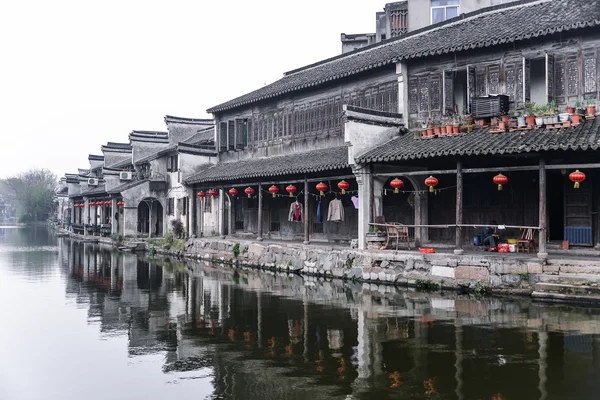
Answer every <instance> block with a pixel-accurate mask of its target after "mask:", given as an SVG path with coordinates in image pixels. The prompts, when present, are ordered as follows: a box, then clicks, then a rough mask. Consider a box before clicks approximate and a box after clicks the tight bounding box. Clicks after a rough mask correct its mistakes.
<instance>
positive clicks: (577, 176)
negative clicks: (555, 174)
mask: <svg viewBox="0 0 600 400" xmlns="http://www.w3.org/2000/svg"><path fill="white" fill-rule="evenodd" d="M569 179H570V180H571V181H573V182H575V186H574V188H575V189H579V183H581V182H583V181H585V174H584V173H583V172H581V171H579V170H575V172H571V174H570V175H569Z"/></svg>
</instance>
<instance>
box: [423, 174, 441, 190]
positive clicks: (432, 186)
mask: <svg viewBox="0 0 600 400" xmlns="http://www.w3.org/2000/svg"><path fill="white" fill-rule="evenodd" d="M438 183H439V181H438V180H437V178H436V177H434V176H430V177H429V178H427V179H425V186H429V192H431V193H433V192H434V191H435V187H436V186H437V184H438Z"/></svg>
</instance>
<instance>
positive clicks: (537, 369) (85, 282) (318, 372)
mask: <svg viewBox="0 0 600 400" xmlns="http://www.w3.org/2000/svg"><path fill="white" fill-rule="evenodd" d="M59 249H60V250H59V254H58V257H59V268H60V270H61V273H62V274H63V276H64V282H65V285H66V286H65V287H66V293H67V298H68V299H70V301H69V302H67V305H66V306H67V307H68V306H70V304H76V305H77V307H82V308H85V310H86V311H87V317H88V323H89V325H90V326H92V327H95V326H98V327H99V330H100V332H101V338H102V339H104V340H117V338H126V354H122V355H126V356H127V358H128V359H129V360H131V361H132V362H137V361H136V360H142V361H141V362H147V360H148V359H147V358H146V357H147V356H151V355H160V358H159V359H158V360H159V365H155V364H156V360H157V359H155V358H152V359H151V360H152V362H149V361H148V362H149V366H150V368H159V369H160V371H161V373H162V374H163V375H165V376H168V377H169V378H168V382H169V383H176V382H188V383H189V385H188V386H185V387H186V391H185V394H186V395H192V394H193V393H194V391H195V390H197V389H198V388H199V387H200V386H206V385H209V387H210V393H211V394H210V397H212V398H228V399H229V398H243V399H245V398H252V399H288V398H289V399H295V398H307V397H310V398H316V399H319V398H331V397H333V398H355V399H367V398H377V399H386V398H390V399H398V398H432V399H434V398H435V399H496V400H499V399H563V398H571V399H574V398H577V399H587V398H590V399H591V398H597V395H596V393H597V392H598V389H600V384H599V383H598V379H597V378H598V376H599V372H600V345H599V344H600V343H599V338H600V336H598V333H600V310H598V309H595V308H584V307H574V306H564V305H548V304H538V303H531V302H530V301H529V300H528V299H516V300H514V299H513V300H508V299H498V298H484V299H476V298H472V297H468V296H460V295H457V294H455V293H447V294H444V295H440V294H426V293H418V292H413V291H400V290H396V289H393V288H387V287H376V286H374V285H356V284H351V283H344V282H340V281H332V282H324V281H322V280H317V279H303V278H301V277H298V276H291V275H285V274H274V273H267V272H258V271H254V270H243V269H238V270H233V269H229V268H222V267H216V266H210V265H204V264H201V263H186V264H184V263H182V262H179V261H176V260H159V259H156V260H154V259H145V258H138V257H136V256H135V255H134V254H130V253H116V252H114V251H112V250H111V249H109V248H106V247H102V246H99V245H94V244H83V243H73V242H70V241H68V240H62V242H61V244H60V247H59ZM24 273H30V272H24ZM64 329H69V327H68V326H65V327H64ZM113 351H115V352H116V353H117V352H123V350H121V349H118V348H117V349H114V350H113ZM119 354H121V353H117V354H116V355H117V356H118V355H119ZM82 357H85V354H82ZM95 372H100V371H95ZM137 374H139V372H136V375H135V376H133V374H132V376H131V377H130V378H131V379H132V380H133V381H136V380H138V379H139V378H140V376H138V375H137ZM198 385H199V386H198ZM0 393H1V392H0ZM145 398H158V397H153V396H152V394H151V393H150V394H149V397H148V395H147V396H146V397H145Z"/></svg>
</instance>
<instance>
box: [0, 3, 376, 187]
mask: <svg viewBox="0 0 600 400" xmlns="http://www.w3.org/2000/svg"><path fill="white" fill-rule="evenodd" d="M385 2H386V1H385V0H381V1H374V0H367V1H360V0H303V1H294V2H292V1H285V0H283V1H272V0H254V1H240V0H229V1H203V0H198V1H184V0H169V1H162V2H159V1H150V0H144V1H137V0H135V1H134V0H120V1H113V0H105V1H101V2H90V1H82V0H77V1H66V0H52V1H48V0H39V1H28V0H2V1H0V123H1V125H0V132H1V135H2V140H1V141H0V178H2V177H7V176H10V175H13V174H15V173H18V172H21V171H25V170H27V169H29V168H31V167H37V168H49V169H51V170H52V171H54V172H55V173H56V174H57V175H59V176H62V175H63V174H64V173H65V172H76V169H77V167H82V168H87V167H88V166H89V163H88V160H87V156H88V154H90V153H92V154H101V151H100V146H101V145H102V144H103V143H106V142H107V141H113V142H126V141H127V134H128V133H129V132H131V131H132V130H133V129H138V130H144V129H146V130H165V124H164V121H163V117H164V116H165V115H167V114H169V115H176V116H182V117H196V118H202V117H204V118H209V117H210V116H209V115H207V114H206V109H207V108H209V107H211V106H214V105H217V104H219V103H221V102H223V101H227V100H230V99H232V98H234V97H237V96H239V95H242V94H244V93H247V92H249V91H251V90H254V89H257V88H259V87H261V86H263V85H264V84H265V83H270V82H273V81H275V80H277V79H279V78H280V77H281V76H282V74H283V72H285V71H288V70H290V69H294V68H297V67H300V66H303V65H306V64H309V63H311V62H315V61H318V60H321V59H324V58H328V57H331V56H334V55H337V54H339V53H340V52H341V43H340V33H341V32H345V33H362V32H371V31H374V29H375V12H376V11H381V10H382V9H383V6H384V4H385Z"/></svg>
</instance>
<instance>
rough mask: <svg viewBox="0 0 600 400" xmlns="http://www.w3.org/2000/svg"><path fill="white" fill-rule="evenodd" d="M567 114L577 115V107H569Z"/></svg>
mask: <svg viewBox="0 0 600 400" xmlns="http://www.w3.org/2000/svg"><path fill="white" fill-rule="evenodd" d="M567 113H568V114H575V107H574V106H567Z"/></svg>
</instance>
